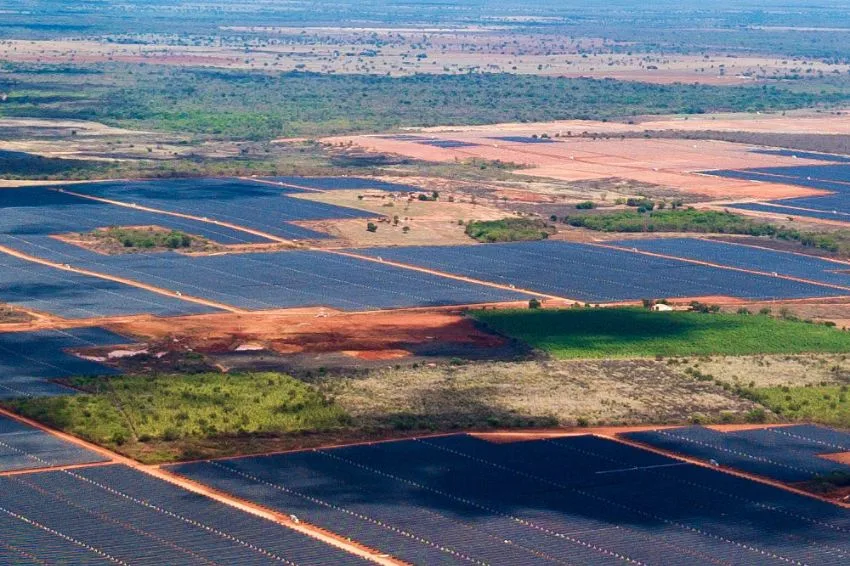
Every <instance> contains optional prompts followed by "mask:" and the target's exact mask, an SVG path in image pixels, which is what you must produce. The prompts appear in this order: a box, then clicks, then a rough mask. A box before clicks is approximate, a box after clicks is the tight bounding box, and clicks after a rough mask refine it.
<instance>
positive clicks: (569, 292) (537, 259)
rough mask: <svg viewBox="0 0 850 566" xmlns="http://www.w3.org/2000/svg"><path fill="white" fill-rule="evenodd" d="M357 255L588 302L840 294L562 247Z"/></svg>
mask: <svg viewBox="0 0 850 566" xmlns="http://www.w3.org/2000/svg"><path fill="white" fill-rule="evenodd" d="M357 252H358V253H361V254H363V255H370V256H379V257H382V258H384V259H388V260H392V261H397V262H402V263H408V264H413V265H417V266H423V267H428V268H431V269H435V270H439V271H443V272H448V273H456V274H460V275H464V276H467V277H472V278H476V279H480V280H483V281H490V282H494V283H500V284H503V285H507V284H512V285H515V286H516V287H518V288H521V289H528V290H531V291H535V292H538V293H546V294H550V295H556V296H561V297H566V298H571V299H579V300H583V301H590V302H607V301H623V300H637V299H641V298H656V297H696V296H710V295H726V296H734V297H741V298H749V299H769V298H779V297H782V298H794V297H818V296H829V295H836V294H841V292H840V291H836V290H835V289H833V288H828V287H819V286H816V285H810V284H805V283H799V282H796V281H790V280H784V279H777V278H774V277H770V276H763V275H754V274H750V273H742V272H737V271H730V270H724V269H719V268H714V267H709V266H704V265H695V264H692V263H686V262H682V261H678V260H673V259H663V258H657V257H648V256H645V255H641V254H634V253H630V252H626V251H620V250H612V249H608V248H602V247H599V246H593V245H586V244H575V243H570V242H558V241H542V242H521V243H511V244H488V245H482V246H412V247H404V248H370V249H363V250H357Z"/></svg>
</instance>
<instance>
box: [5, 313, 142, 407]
mask: <svg viewBox="0 0 850 566" xmlns="http://www.w3.org/2000/svg"><path fill="white" fill-rule="evenodd" d="M127 342H128V339H127V338H125V337H123V336H119V335H118V334H114V333H112V332H108V331H106V330H102V329H100V328H75V329H73V330H39V331H37V332H4V333H0V399H9V398H14V397H43V396H53V395H68V394H71V393H73V390H71V389H68V388H66V387H62V386H60V385H57V384H55V383H53V382H51V381H50V380H52V379H58V378H63V377H71V376H78V375H113V374H114V373H116V372H115V370H113V369H111V368H109V367H107V366H104V365H101V364H98V363H95V362H91V361H88V360H84V359H82V358H79V357H76V356H73V355H71V354H68V353H67V352H66V350H67V349H69V348H91V347H96V346H109V345H117V344H125V343H127Z"/></svg>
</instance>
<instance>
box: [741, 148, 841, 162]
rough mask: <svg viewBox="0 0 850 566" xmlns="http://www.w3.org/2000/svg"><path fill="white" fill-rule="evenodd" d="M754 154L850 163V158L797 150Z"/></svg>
mask: <svg viewBox="0 0 850 566" xmlns="http://www.w3.org/2000/svg"><path fill="white" fill-rule="evenodd" d="M752 152H753V153H761V154H763V155H779V156H781V157H797V158H800V159H812V160H815V161H830V162H832V163H850V156H847V155H835V154H832V153H815V152H812V151H798V150H796V149H754V150H752Z"/></svg>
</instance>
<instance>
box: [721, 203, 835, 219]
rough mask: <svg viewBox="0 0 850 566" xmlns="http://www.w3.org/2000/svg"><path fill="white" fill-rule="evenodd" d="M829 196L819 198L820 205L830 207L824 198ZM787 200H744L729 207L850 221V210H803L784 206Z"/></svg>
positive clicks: (783, 214)
mask: <svg viewBox="0 0 850 566" xmlns="http://www.w3.org/2000/svg"><path fill="white" fill-rule="evenodd" d="M825 198H829V197H823V198H822V199H819V203H818V204H819V205H820V206H826V207H827V208H828V206H827V205H828V202H827V201H824V200H823V199H825ZM785 202H786V201H782V200H778V201H774V202H772V203H768V204H762V203H758V202H742V203H735V204H730V205H728V206H727V208H733V209H735V208H737V209H739V210H752V211H755V212H767V213H770V214H780V215H782V216H803V217H808V218H820V219H822V220H834V221H836V222H850V212H839V211H838V210H836V209H829V210H828V211H827V210H823V211H817V210H803V209H799V208H793V207H789V206H784V205H783V203H785ZM789 204H791V203H789Z"/></svg>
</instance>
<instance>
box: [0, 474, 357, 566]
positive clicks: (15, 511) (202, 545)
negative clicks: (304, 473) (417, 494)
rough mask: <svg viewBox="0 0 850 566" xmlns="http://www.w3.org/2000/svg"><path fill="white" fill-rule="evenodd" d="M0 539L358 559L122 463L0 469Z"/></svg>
mask: <svg viewBox="0 0 850 566" xmlns="http://www.w3.org/2000/svg"><path fill="white" fill-rule="evenodd" d="M0 548H3V549H5V550H6V551H7V552H9V553H10V555H12V556H15V557H16V558H15V559H14V560H13V561H12V563H18V560H17V557H18V556H20V557H24V558H31V559H35V560H36V561H38V563H41V564H43V563H51V564H52V563H63V564H100V563H106V564H108V563H113V564H114V563H119V564H149V565H162V564H175V565H176V564H181V565H182V564H191V565H194V564H199V565H200V564H206V565H209V564H240V565H242V564H250V565H254V564H257V565H260V564H263V565H265V564H304V565H325V564H358V563H362V562H363V561H362V560H361V559H359V558H357V557H354V556H352V555H349V554H347V553H345V552H343V551H341V550H337V549H335V548H333V547H330V546H327V545H325V544H323V543H321V542H319V541H317V540H315V539H312V538H310V537H308V536H306V535H303V534H300V533H298V532H295V531H292V530H289V529H286V528H284V527H281V526H279V525H277V524H275V523H272V522H270V521H266V520H264V519H261V518H259V517H255V516H253V515H249V514H247V513H244V512H242V511H239V510H236V509H234V508H232V507H228V506H226V505H224V504H221V503H218V502H215V501H213V500H211V499H208V498H206V497H203V496H200V495H196V494H193V493H190V492H188V491H185V490H183V489H181V488H179V487H176V486H174V485H171V484H168V483H166V482H164V481H161V480H158V479H155V478H152V477H150V476H147V475H145V474H143V473H141V472H137V471H134V470H131V469H129V468H127V467H124V466H101V467H96V468H86V469H77V470H69V471H65V472H44V473H38V474H24V475H17V476H7V477H2V478H0Z"/></svg>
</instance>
